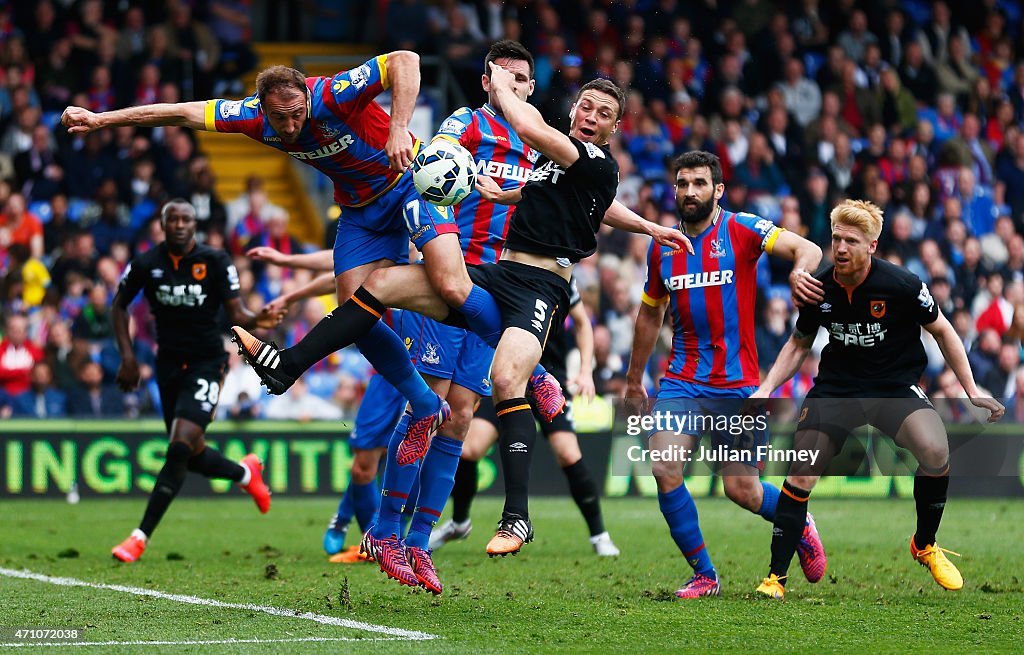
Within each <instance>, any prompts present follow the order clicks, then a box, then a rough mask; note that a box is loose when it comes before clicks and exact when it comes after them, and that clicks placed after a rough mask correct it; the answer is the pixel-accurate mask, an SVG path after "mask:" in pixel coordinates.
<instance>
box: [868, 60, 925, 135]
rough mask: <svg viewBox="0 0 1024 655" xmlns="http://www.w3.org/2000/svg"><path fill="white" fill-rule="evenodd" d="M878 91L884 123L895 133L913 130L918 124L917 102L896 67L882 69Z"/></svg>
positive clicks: (879, 105)
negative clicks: (905, 86)
mask: <svg viewBox="0 0 1024 655" xmlns="http://www.w3.org/2000/svg"><path fill="white" fill-rule="evenodd" d="M877 93H878V107H879V111H880V112H881V120H882V124H883V125H885V126H886V128H887V129H889V130H890V131H892V132H893V133H894V134H903V133H909V132H911V131H913V129H914V126H915V125H916V124H917V102H916V101H915V100H914V96H913V95H912V94H911V93H910V91H908V90H907V89H905V88H904V87H903V84H902V83H901V82H900V76H899V74H898V73H897V72H896V71H895V70H894V69H892V68H886V69H885V70H883V71H882V74H881V77H880V86H879V89H878V91H877Z"/></svg>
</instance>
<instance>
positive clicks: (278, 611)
mask: <svg viewBox="0 0 1024 655" xmlns="http://www.w3.org/2000/svg"><path fill="white" fill-rule="evenodd" d="M0 575H4V576H7V577H9V578H21V579H23V580H35V581H37V582H45V583H47V584H53V585H59V586H62V587H88V588H90V589H106V590H109V591H119V592H121V593H125V594H133V595H135V596H150V597H152V598H159V599H161V600H173V601H175V602H178V603H187V604H189V605H204V606H206V607H222V608H224V609H235V610H249V611H250V612H262V613H264V614H270V615H272V616H283V617H287V618H289V619H306V620H307V621H316V622H317V623H323V624H324V625H334V626H338V627H342V628H350V629H353V630H362V631H364V632H376V633H379V634H385V635H391V636H393V637H401V638H404V639H411V640H415V641H424V640H427V639H438V636H437V635H432V634H430V633H427V632H419V631H416V630H403V629H401V628H392V627H390V626H386V625H375V624H373V623H363V622H362V621H353V620H352V619H342V618H339V617H336V616H327V615H326V614H316V613H314V612H302V611H299V610H293V609H287V608H283V607H272V606H270V605H254V604H252V603H225V602H224V601H220V600H213V599H212V598H200V597H198V596H188V595H184V594H168V593H165V592H163V591H156V590H153V589H143V588H142V587H127V586H124V585H115V584H104V583H98V582H87V581H85V580H78V579H75V578H58V577H54V576H50V575H43V574H42V573H34V572H32V571H27V570H21V571H16V570H14V569H5V568H2V567H0ZM147 643H149V642H147Z"/></svg>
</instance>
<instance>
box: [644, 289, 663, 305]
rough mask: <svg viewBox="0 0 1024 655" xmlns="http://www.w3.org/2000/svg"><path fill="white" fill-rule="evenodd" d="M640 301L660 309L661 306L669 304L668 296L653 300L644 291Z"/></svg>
mask: <svg viewBox="0 0 1024 655" xmlns="http://www.w3.org/2000/svg"><path fill="white" fill-rule="evenodd" d="M640 301H641V302H643V304H645V305H648V306H650V307H658V306H659V305H664V304H665V303H667V302H668V296H664V297H663V298H651V297H650V296H648V295H647V292H646V291H644V292H643V294H642V295H641V296H640Z"/></svg>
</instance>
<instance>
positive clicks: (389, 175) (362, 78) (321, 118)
mask: <svg viewBox="0 0 1024 655" xmlns="http://www.w3.org/2000/svg"><path fill="white" fill-rule="evenodd" d="M386 61H387V55H380V56H379V57H375V58H373V59H370V60H368V61H367V62H365V63H364V64H362V65H361V66H358V67H356V68H353V69H351V70H347V71H342V72H340V73H338V74H337V75H335V76H334V77H307V78H306V89H307V93H308V97H307V106H308V113H309V120H307V121H306V124H305V126H303V128H302V132H301V133H300V135H299V138H298V140H297V141H296V142H295V143H288V144H286V143H284V142H282V141H281V137H280V136H279V135H278V134H277V132H276V131H274V128H273V127H271V126H270V122H269V121H268V120H267V118H266V116H265V115H264V114H263V108H262V107H261V106H260V99H259V96H257V95H256V94H253V95H251V96H249V97H248V98H243V99H242V100H220V99H218V100H210V101H208V102H207V104H206V129H207V130H209V131H216V132H237V133H241V134H244V135H245V136H247V137H249V138H250V139H254V140H256V141H259V142H260V143H263V144H264V145H268V146H270V147H272V148H275V149H277V150H281V151H283V152H286V153H288V154H289V155H290V156H291V157H293V158H295V159H297V160H299V161H301V162H304V163H306V164H309V165H310V166H312V167H314V168H316V169H317V170H319V171H320V172H322V173H323V174H324V175H326V176H327V177H328V178H330V180H331V182H333V183H334V200H335V202H337V203H338V204H339V205H342V206H343V207H361V206H363V205H366V204H369V203H370V202H372V201H373V200H376V199H377V198H378V197H379V196H380V195H381V194H383V193H384V192H385V191H387V190H388V189H390V188H391V187H392V186H394V185H395V183H396V182H397V181H398V178H399V177H401V175H402V174H401V173H399V172H397V171H393V170H391V168H390V166H389V163H388V157H387V154H386V153H385V152H384V145H385V144H386V143H387V140H388V129H389V128H388V125H389V123H390V120H391V119H390V117H389V116H388V114H387V112H385V111H384V109H383V108H381V106H380V105H378V104H377V102H376V101H375V100H374V98H375V97H376V96H377V95H378V94H379V93H380V92H381V91H384V90H385V89H387V88H388V87H389V83H388V74H387V67H386V65H385V64H386ZM413 143H414V144H417V142H416V139H415V137H413Z"/></svg>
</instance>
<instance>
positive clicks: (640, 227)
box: [602, 200, 693, 255]
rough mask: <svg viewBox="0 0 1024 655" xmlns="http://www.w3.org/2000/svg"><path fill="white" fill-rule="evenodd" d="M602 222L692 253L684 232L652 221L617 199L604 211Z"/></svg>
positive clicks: (691, 245)
mask: <svg viewBox="0 0 1024 655" xmlns="http://www.w3.org/2000/svg"><path fill="white" fill-rule="evenodd" d="M602 222H603V223H604V224H605V225H608V226H610V227H613V228H615V229H617V230H625V231H626V232H633V233H634V234H646V235H648V236H651V237H653V238H654V240H655V241H657V242H658V243H659V244H660V245H663V246H668V247H669V248H673V249H675V250H679V249H680V248H685V249H686V251H687V252H688V253H690V254H691V255H692V254H693V244H692V243H690V240H689V239H687V238H686V235H685V234H683V233H682V232H680V231H679V230H677V229H675V228H673V227H664V226H662V225H658V224H657V223H652V222H651V221H649V220H647V219H646V218H644V217H642V216H640V214H637V213H636V212H634V211H633V210H632V209H630V208H629V207H627V206H625V205H623V204H622V203H621V202H619V201H618V200H615V201H613V202H612V204H611V206H610V207H609V208H608V211H606V212H605V213H604V219H603V221H602Z"/></svg>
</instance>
